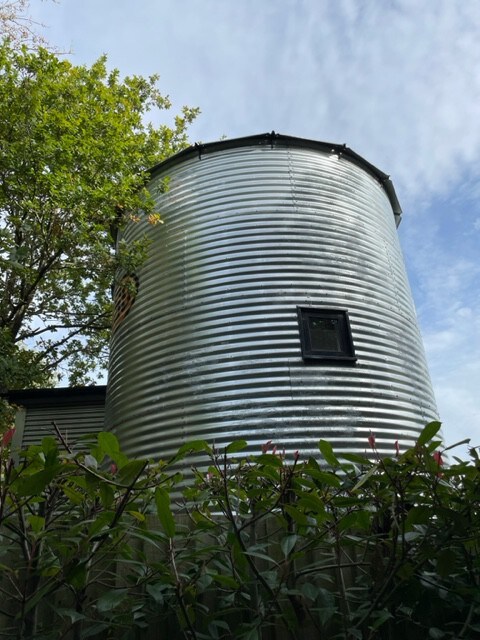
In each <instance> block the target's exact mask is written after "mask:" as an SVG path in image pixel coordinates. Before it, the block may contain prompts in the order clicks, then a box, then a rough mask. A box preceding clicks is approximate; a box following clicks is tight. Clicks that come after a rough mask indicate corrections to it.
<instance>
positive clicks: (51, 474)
mask: <svg viewBox="0 0 480 640" xmlns="http://www.w3.org/2000/svg"><path fill="white" fill-rule="evenodd" d="M60 468H61V465H58V464H57V465H55V466H52V467H48V468H47V469H43V470H42V471H37V473H34V474H33V475H32V476H27V477H22V476H20V477H19V478H18V479H17V480H15V482H14V486H13V488H14V490H15V491H16V493H17V495H18V496H38V495H40V494H41V493H42V491H44V489H45V488H46V486H47V485H48V484H50V482H51V481H52V480H53V479H54V478H55V476H56V475H57V473H58V471H59V469H60Z"/></svg>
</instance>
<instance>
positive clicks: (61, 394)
mask: <svg viewBox="0 0 480 640" xmlns="http://www.w3.org/2000/svg"><path fill="white" fill-rule="evenodd" d="M106 389H107V387H106V386H105V385H98V386H91V387H57V388H55V389H20V390H17V391H8V392H7V393H4V394H2V397H4V398H5V399H6V400H8V402H10V403H12V404H16V405H20V406H23V407H41V406H45V405H51V404H55V405H61V404H75V403H81V402H86V401H88V402H90V403H104V402H105V394H106Z"/></svg>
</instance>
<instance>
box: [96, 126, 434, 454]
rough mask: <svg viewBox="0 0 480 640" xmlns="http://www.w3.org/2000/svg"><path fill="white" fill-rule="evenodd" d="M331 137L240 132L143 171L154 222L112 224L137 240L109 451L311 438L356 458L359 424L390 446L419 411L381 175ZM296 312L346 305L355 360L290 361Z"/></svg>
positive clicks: (119, 340) (405, 289) (118, 345)
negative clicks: (141, 257) (144, 250)
mask: <svg viewBox="0 0 480 640" xmlns="http://www.w3.org/2000/svg"><path fill="white" fill-rule="evenodd" d="M269 142H270V143H269ZM341 149H342V148H340V147H336V146H335V147H333V148H332V150H333V151H334V152H333V153H332V152H330V151H329V150H328V147H327V145H325V144H324V143H318V144H317V146H316V144H315V143H312V142H309V141H302V140H299V139H292V138H287V137H284V136H276V137H275V139H273V138H271V137H270V138H265V140H264V141H262V139H260V138H258V139H257V138H248V139H240V140H238V141H234V144H232V142H228V143H225V144H224V145H222V143H216V144H215V145H206V147H205V148H204V149H203V150H202V149H200V150H198V152H197V151H196V150H195V149H190V150H188V151H186V152H182V153H181V154H180V155H179V156H178V157H177V158H174V159H173V160H172V161H170V162H169V161H167V162H166V163H164V164H163V165H160V166H159V167H158V168H157V169H156V171H155V172H154V174H153V178H152V182H151V185H150V188H151V191H152V193H153V194H154V195H155V197H156V199H157V201H158V210H159V212H160V213H161V215H162V218H163V220H164V224H162V225H157V226H151V225H149V224H148V223H146V222H145V221H141V222H139V223H131V224H130V225H129V226H128V227H127V229H126V231H125V234H124V237H125V239H126V240H127V241H132V240H134V239H135V238H138V237H140V236H141V235H142V234H144V233H145V232H146V233H147V234H148V236H149V237H150V239H151V242H152V244H151V247H150V256H149V258H148V260H147V262H146V263H145V264H144V265H143V267H142V268H141V270H140V271H139V273H138V274H137V275H138V277H139V290H138V295H137V298H136V301H135V303H134V305H133V307H132V309H131V311H130V313H129V314H128V315H127V317H126V318H125V320H124V321H123V322H122V324H121V325H120V326H119V327H118V329H117V330H116V332H115V333H114V336H113V339H112V345H111V364H110V376H109V384H108V393H107V421H108V423H107V426H108V427H109V428H113V429H114V430H115V431H116V433H117V434H118V436H119V437H120V439H121V442H122V444H123V446H124V447H125V449H126V450H127V452H129V453H130V454H132V455H138V456H154V457H161V458H166V457H168V456H169V455H171V454H172V453H173V452H174V451H176V449H177V448H178V447H179V446H180V445H181V444H182V443H183V442H185V441H188V440H193V439H206V440H208V441H209V442H210V443H215V444H216V445H217V446H222V445H225V444H227V443H229V442H231V441H232V440H234V439H238V438H244V439H246V440H247V441H248V443H249V448H250V451H252V452H260V449H261V445H262V444H263V443H265V442H266V441H268V440H271V441H273V442H274V443H275V444H277V445H278V446H279V447H280V448H283V447H284V448H285V449H286V451H287V453H292V452H293V451H296V450H299V451H300V454H301V456H302V458H303V457H305V456H308V455H310V454H313V455H315V454H318V448H317V443H318V440H319V439H320V438H324V439H328V440H329V441H330V442H331V443H332V445H333V447H334V449H335V450H336V451H344V452H346V451H348V452H357V453H358V452H362V453H363V452H364V451H366V450H368V449H369V447H368V442H367V438H368V435H369V433H370V431H372V432H373V433H374V434H375V436H376V442H377V446H378V449H379V451H380V453H381V454H383V455H393V454H394V443H395V441H396V440H398V441H399V443H400V446H402V447H405V446H406V445H411V444H412V443H413V442H414V440H415V439H416V437H417V435H418V433H419V431H420V430H421V428H422V427H423V426H424V424H425V423H426V422H428V421H430V420H432V419H436V417H437V413H436V408H435V401H434V397H433V392H432V388H431V384H430V379H429V375H428V371H427V366H426V361H425V355H424V351H423V345H422V341H421V337H420V335H419V330H418V327H417V322H416V317H415V311H414V308H413V303H412V297H411V293H410V289H409V285H408V282H407V277H406V273H405V268H404V264H403V258H402V254H401V250H400V247H399V242H398V237H397V231H396V224H395V219H396V217H398V215H397V216H395V215H394V210H393V209H395V213H396V214H398V213H399V208H398V207H397V205H398V202H397V201H396V197H395V193H394V190H393V187H392V185H391V183H390V182H389V181H387V182H388V184H387V182H386V181H385V179H386V178H387V176H385V175H384V174H382V173H381V172H380V171H378V170H376V169H375V168H374V167H372V166H371V165H369V164H368V163H366V162H365V161H362V159H361V158H360V157H359V156H356V154H354V153H353V152H349V150H347V151H348V152H349V153H342V152H341ZM165 176H169V177H170V186H169V190H168V192H167V193H165V194H162V193H161V189H159V185H160V183H161V180H162V179H163V178H164V177H165ZM392 205H393V209H392ZM297 306H313V307H324V308H334V309H336V308H340V309H348V312H349V316H350V324H351V328H352V335H353V341H354V346H355V351H356V356H357V358H358V359H357V362H356V363H355V364H354V365H348V366H345V365H341V364H336V363H318V364H312V363H308V364H307V363H305V362H304V361H303V360H302V358H301V352H300V339H299V327H298V320H297V312H296V307H297Z"/></svg>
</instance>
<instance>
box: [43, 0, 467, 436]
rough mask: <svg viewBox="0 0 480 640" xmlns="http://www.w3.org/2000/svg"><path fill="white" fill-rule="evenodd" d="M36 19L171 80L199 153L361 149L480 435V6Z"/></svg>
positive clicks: (70, 14)
mask: <svg viewBox="0 0 480 640" xmlns="http://www.w3.org/2000/svg"><path fill="white" fill-rule="evenodd" d="M34 9H35V10H36V11H37V12H38V14H37V16H36V17H37V18H39V19H40V20H42V21H43V22H46V23H47V24H51V25H52V29H51V31H50V34H51V35H50V37H51V39H53V40H54V41H55V42H56V43H58V44H60V46H63V47H64V48H68V47H69V46H71V47H72V49H73V51H74V52H75V53H76V57H75V61H76V62H83V61H86V62H91V61H92V60H93V59H95V58H96V57H97V56H98V55H100V54H101V53H103V52H104V51H106V52H108V54H109V59H110V61H111V63H112V65H115V66H118V67H119V68H120V69H121V70H122V72H124V73H140V74H143V75H146V74H149V73H155V72H159V73H160V74H161V87H162V88H163V90H164V91H165V92H167V93H170V94H171V96H172V98H173V100H174V102H175V103H176V104H177V105H179V104H184V103H185V104H190V105H199V106H200V107H201V108H202V111H203V116H202V117H201V118H200V120H199V121H198V123H196V124H195V125H194V127H193V129H192V137H193V139H194V140H202V141H208V140H212V139H216V138H218V137H220V136H221V135H222V134H227V135H228V136H229V137H234V136H238V135H248V134H252V133H260V132H262V131H270V130H271V129H275V130H276V131H280V132H281V133H287V134H291V135H297V136H304V137H310V138H315V139H319V140H331V141H332V142H346V143H347V144H348V146H350V147H352V148H353V149H354V150H355V151H356V152H357V153H360V154H361V155H363V156H364V157H365V158H366V159H367V160H369V161H370V162H372V163H373V164H376V165H377V166H378V167H379V168H380V169H382V170H383V171H385V172H388V173H390V174H391V175H392V179H393V181H394V184H395V187H396V189H397V193H398V196H399V198H400V202H401V204H402V206H403V208H404V210H405V212H406V215H405V219H404V222H403V223H402V226H401V228H400V235H401V239H402V242H403V246H404V248H405V253H406V258H407V260H406V262H407V266H408V269H409V272H410V277H411V282H412V287H413V292H414V296H415V300H416V304H417V308H418V313H419V318H420V323H421V326H422V329H423V332H424V335H425V342H426V348H427V353H428V355H429V359H430V366H431V370H432V377H433V380H434V383H435V388H436V393H437V398H438V401H439V406H440V410H441V415H442V418H443V419H444V421H445V424H446V429H445V431H446V435H447V440H448V441H449V442H452V441H453V440H454V438H455V437H456V436H455V433H456V430H458V429H466V428H467V426H466V425H467V424H470V425H471V426H470V427H469V428H470V429H471V430H472V431H473V432H475V433H476V431H475V430H476V429H477V427H474V426H472V424H473V423H472V420H476V421H477V424H478V416H479V412H480V395H479V394H478V392H477V388H478V386H479V382H480V339H479V338H480V330H479V327H478V321H477V320H476V318H479V317H480V301H479V293H478V282H479V280H480V262H479V258H478V256H479V255H480V246H479V234H478V233H475V231H478V230H479V229H480V204H479V202H480V176H479V173H478V166H480V119H479V117H478V105H479V104H480V74H479V69H480V47H479V46H478V42H479V41H480V3H478V2H477V0H435V1H433V0H382V1H377V0H275V2H259V1H258V0H242V1H241V2H238V1H237V2H233V1H232V2H228V1H225V0H182V2H181V3H179V2H178V1H177V0H162V2H158V0H142V2H138V3H135V7H134V8H133V3H132V2H131V0H103V2H101V3H99V2H98V0H82V2H81V3H80V2H76V1H74V0H62V2H61V3H60V4H59V5H55V4H52V3H43V2H42V3H40V2H36V3H35V4H34ZM162 119H163V116H162ZM459 424H461V425H463V426H461V427H459V426H458V425H459Z"/></svg>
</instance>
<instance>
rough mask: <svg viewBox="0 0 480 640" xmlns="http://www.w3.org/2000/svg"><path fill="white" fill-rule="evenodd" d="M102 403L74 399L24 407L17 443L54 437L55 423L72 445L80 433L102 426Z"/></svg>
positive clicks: (98, 429)
mask: <svg viewBox="0 0 480 640" xmlns="http://www.w3.org/2000/svg"><path fill="white" fill-rule="evenodd" d="M104 421H105V405H104V403H103V402H102V403H97V402H95V403H93V402H88V400H87V401H84V402H81V403H80V402H77V403H72V404H68V405H66V404H64V405H62V406H55V403H54V402H52V404H51V406H34V407H27V408H26V409H25V422H24V425H23V434H22V438H21V442H18V444H17V446H21V447H28V446H29V445H31V444H39V443H40V442H41V441H42V438H44V437H45V436H54V437H56V432H55V429H54V428H53V424H52V423H53V422H55V423H56V425H57V427H58V428H59V429H60V432H61V433H62V435H63V437H64V438H65V439H66V441H67V442H68V443H69V444H70V445H71V446H74V445H75V444H76V443H77V442H78V439H79V438H80V437H81V436H84V435H87V434H90V433H97V432H99V431H102V430H103V429H104Z"/></svg>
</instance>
